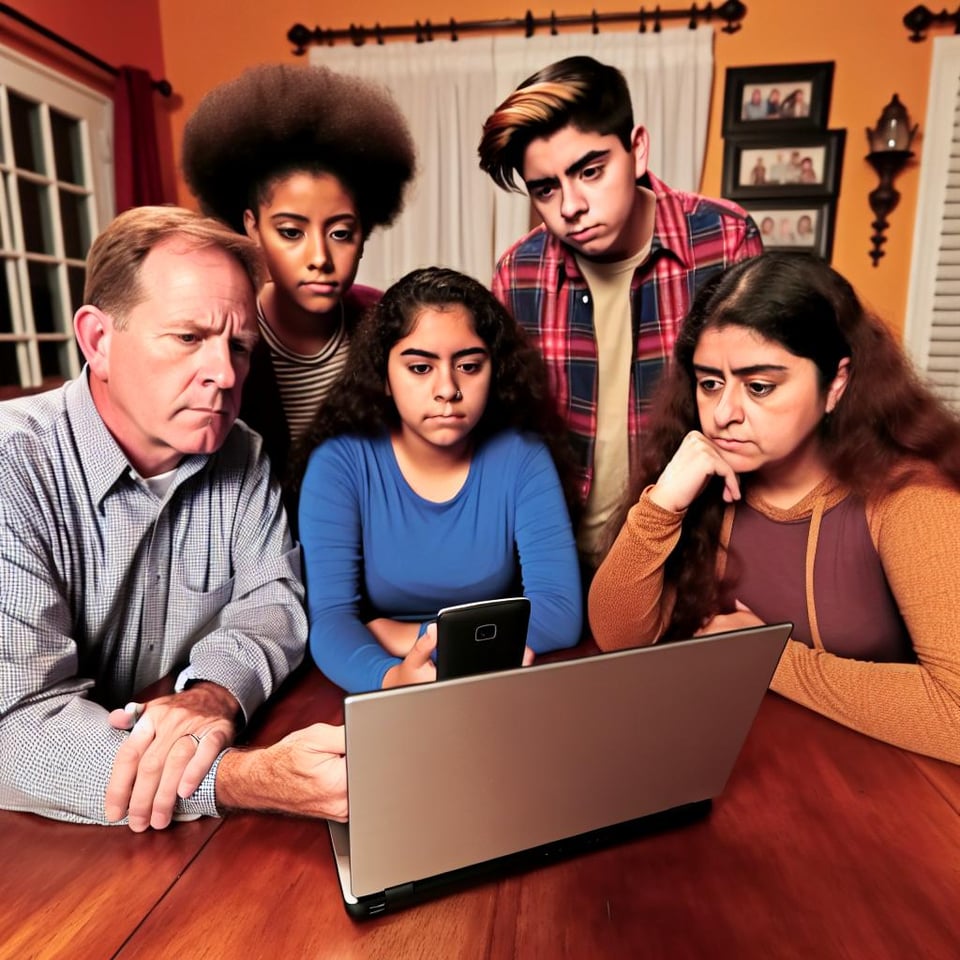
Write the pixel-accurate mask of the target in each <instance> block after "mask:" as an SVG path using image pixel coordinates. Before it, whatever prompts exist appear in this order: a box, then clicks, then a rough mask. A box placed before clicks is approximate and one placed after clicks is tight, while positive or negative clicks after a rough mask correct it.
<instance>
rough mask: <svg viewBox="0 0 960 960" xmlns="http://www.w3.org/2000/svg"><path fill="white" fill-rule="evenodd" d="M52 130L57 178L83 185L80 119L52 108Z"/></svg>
mask: <svg viewBox="0 0 960 960" xmlns="http://www.w3.org/2000/svg"><path fill="white" fill-rule="evenodd" d="M50 130H51V132H52V133H53V156H54V162H55V163H56V165H57V179H58V180H63V181H65V182H66V183H76V184H78V185H83V184H84V183H85V182H86V180H85V179H84V176H83V151H82V150H81V147H80V123H79V121H77V120H74V119H73V118H71V117H67V116H64V115H63V114H62V113H58V112H57V111H56V110H51V111H50Z"/></svg>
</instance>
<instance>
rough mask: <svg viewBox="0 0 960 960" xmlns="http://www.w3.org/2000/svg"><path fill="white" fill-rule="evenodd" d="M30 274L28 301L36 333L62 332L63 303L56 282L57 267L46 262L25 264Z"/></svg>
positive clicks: (63, 328)
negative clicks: (31, 308) (31, 307)
mask: <svg viewBox="0 0 960 960" xmlns="http://www.w3.org/2000/svg"><path fill="white" fill-rule="evenodd" d="M27 272H28V273H29V275H30V301H31V303H32V304H33V325H34V329H35V330H36V331H37V333H62V332H63V331H64V330H65V329H66V328H65V327H64V323H63V314H64V310H63V304H62V303H61V302H60V287H59V285H58V284H57V268H56V266H54V265H52V264H47V263H30V264H28V265H27Z"/></svg>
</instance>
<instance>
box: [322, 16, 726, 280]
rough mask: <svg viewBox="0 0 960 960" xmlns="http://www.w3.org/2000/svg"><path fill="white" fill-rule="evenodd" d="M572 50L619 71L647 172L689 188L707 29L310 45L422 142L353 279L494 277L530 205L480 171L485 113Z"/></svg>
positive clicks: (708, 55)
mask: <svg viewBox="0 0 960 960" xmlns="http://www.w3.org/2000/svg"><path fill="white" fill-rule="evenodd" d="M578 54H586V55H588V56H592V57H595V58H596V59H597V60H600V61H601V62H603V63H609V64H612V65H613V66H615V67H618V68H619V69H620V70H621V71H622V72H623V74H624V76H625V77H626V78H627V82H628V84H629V86H630V92H631V96H632V98H633V109H634V118H635V120H636V122H638V123H643V124H644V126H646V127H647V129H648V130H649V131H650V142H651V154H650V169H651V170H653V172H654V173H656V174H657V176H658V177H660V178H661V179H662V180H664V181H666V182H667V183H669V184H670V186H672V187H675V188H677V189H682V190H696V189H697V187H698V185H699V183H700V172H701V167H702V164H703V155H704V150H705V148H706V138H707V122H708V116H709V108H710V90H711V85H712V81H713V28H712V27H700V28H698V29H696V30H683V29H676V30H665V31H663V32H662V33H658V34H656V33H646V34H640V33H609V32H608V33H598V34H585V33H567V34H561V35H559V36H556V37H550V36H544V37H531V38H530V39H526V38H525V37H520V36H516V37H483V38H481V39H467V40H458V41H457V42H456V43H453V42H451V41H448V40H435V41H433V42H432V43H420V44H416V43H389V44H385V45H383V46H377V45H375V44H369V43H368V44H366V45H364V46H362V47H354V46H339V47H314V48H313V49H312V50H311V51H310V60H311V62H312V63H314V64H324V65H326V66H328V67H331V68H332V69H334V70H338V71H340V72H342V73H352V74H355V75H358V76H362V77H367V78H369V79H371V80H375V81H377V82H379V83H381V84H383V85H384V86H386V87H387V88H388V89H389V90H390V91H391V93H392V94H393V96H394V97H395V99H396V100H397V103H398V104H399V106H400V108H401V109H402V110H403V112H404V114H405V115H406V117H407V119H408V121H409V123H410V128H411V131H412V133H413V138H414V141H415V143H416V145H417V151H418V175H417V180H416V183H415V184H414V185H413V188H412V190H411V191H410V193H409V196H408V198H407V203H406V206H405V208H404V211H403V213H402V214H401V215H400V217H399V218H398V219H397V222H396V223H395V224H394V226H392V227H391V228H389V229H388V230H381V231H376V232H375V233H374V235H373V236H372V237H371V238H370V240H369V241H368V243H367V247H366V251H365V253H364V258H363V262H362V264H361V267H360V271H359V273H358V275H357V280H358V282H360V283H366V284H369V285H370V286H374V287H380V288H381V289H383V288H386V287H387V286H389V285H390V284H391V283H392V282H393V281H394V280H396V279H397V278H398V277H400V276H401V275H402V274H404V273H406V272H407V271H408V270H412V269H414V268H415V267H419V266H428V265H432V264H442V265H445V266H450V267H455V268H457V269H459V270H462V271H463V272H465V273H469V274H471V275H472V276H474V277H476V278H477V279H478V280H480V281H482V282H483V283H487V282H488V281H489V280H490V277H491V275H492V272H493V267H494V264H495V262H496V259H497V257H498V256H499V254H500V253H502V252H503V250H504V249H505V248H506V247H508V246H509V245H510V244H511V243H513V242H514V241H515V240H517V239H518V238H519V237H520V236H521V235H522V234H524V233H525V232H526V230H527V227H528V223H529V217H530V208H529V204H528V201H527V198H526V197H525V196H522V195H509V194H506V193H503V192H502V191H500V190H498V189H497V188H496V187H494V185H493V183H492V181H490V179H489V178H488V177H487V176H486V174H484V173H482V172H481V171H480V168H479V167H478V165H477V144H478V143H479V142H480V133H481V129H482V127H483V122H484V120H486V118H487V117H488V116H489V115H490V113H491V112H492V111H493V110H494V108H495V107H496V106H497V104H498V103H500V102H501V101H502V100H503V99H504V98H505V97H506V96H507V95H508V94H509V93H510V92H511V91H512V90H513V89H514V88H515V87H516V86H517V84H519V83H520V81H521V80H524V79H525V78H526V77H528V76H530V74H532V73H534V72H536V71H537V70H539V69H540V68H541V67H544V66H546V65H547V64H549V63H553V62H554V61H556V60H561V59H563V58H564V57H571V56H575V55H578ZM371 136H376V131H375V130H371Z"/></svg>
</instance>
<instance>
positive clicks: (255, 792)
mask: <svg viewBox="0 0 960 960" xmlns="http://www.w3.org/2000/svg"><path fill="white" fill-rule="evenodd" d="M343 754H344V731H343V727H331V726H329V725H328V724H326V723H315V724H313V726H310V727H306V728H305V729H303V730H296V731H294V732H293V733H291V734H288V735H287V736H286V737H284V738H283V739H282V740H280V741H279V742H278V743H275V744H274V745H273V746H271V747H263V748H261V749H258V750H242V749H237V750H230V751H229V752H227V753H225V754H224V756H223V759H222V760H221V761H220V766H219V767H218V768H217V806H218V807H220V808H221V809H234V810H267V811H272V812H275V813H290V814H295V815H297V816H302V817H326V818H327V819H328V820H339V821H340V822H344V821H346V819H347V763H346V760H345V759H344V756H343Z"/></svg>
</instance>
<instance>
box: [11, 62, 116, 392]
mask: <svg viewBox="0 0 960 960" xmlns="http://www.w3.org/2000/svg"><path fill="white" fill-rule="evenodd" d="M0 77H2V80H0V181H2V183H0V391H3V390H4V389H5V388H7V389H8V390H9V388H11V387H12V388H29V387H40V386H43V385H45V384H48V383H56V382H59V381H61V380H63V379H64V378H67V377H75V376H76V375H77V374H78V373H79V372H80V355H79V352H78V350H77V346H76V342H75V340H74V336H73V313H74V311H75V310H76V308H77V307H78V306H79V305H80V302H81V300H82V295H83V281H84V259H85V257H86V255H87V250H88V249H89V247H90V243H91V242H92V240H93V238H94V237H95V236H96V235H97V233H98V232H99V230H100V227H101V225H103V224H106V223H108V222H109V220H110V219H111V218H112V216H113V205H114V199H113V156H112V143H111V141H112V130H113V104H112V103H111V101H110V99H109V98H108V97H105V96H103V95H101V94H98V93H95V92H94V91H93V90H90V89H88V88H86V87H84V86H82V85H80V84H78V83H75V82H73V81H72V80H69V79H67V78H65V77H62V76H60V75H58V74H56V73H54V72H53V71H51V70H49V69H47V68H45V67H42V66H40V65H39V64H36V63H34V62H32V61H31V60H28V59H27V58H26V57H23V56H21V55H20V54H18V53H16V52H14V51H13V50H10V49H8V48H6V47H2V46H0Z"/></svg>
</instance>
